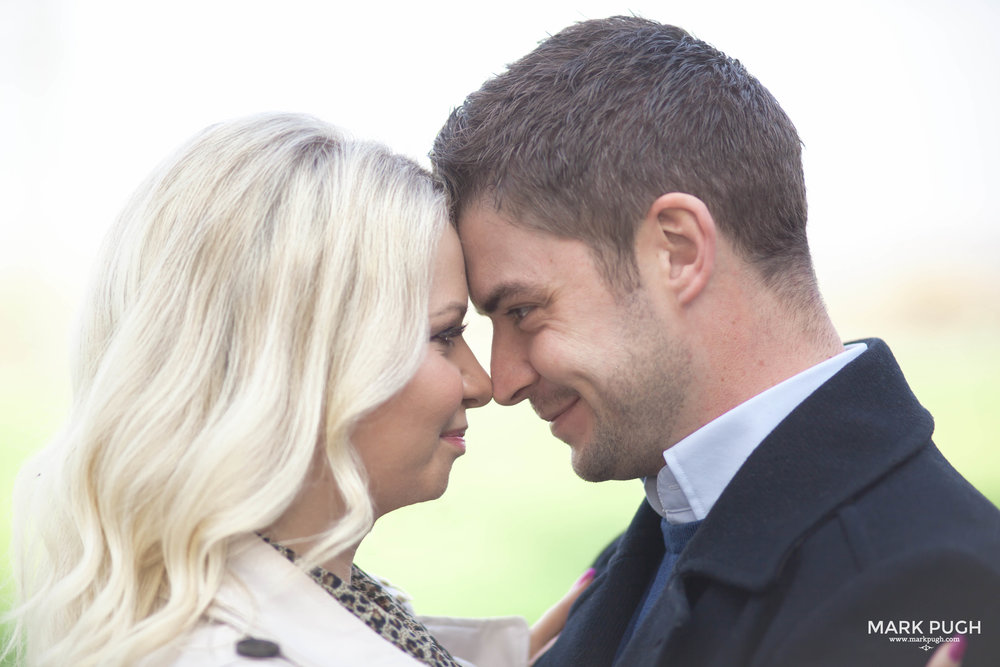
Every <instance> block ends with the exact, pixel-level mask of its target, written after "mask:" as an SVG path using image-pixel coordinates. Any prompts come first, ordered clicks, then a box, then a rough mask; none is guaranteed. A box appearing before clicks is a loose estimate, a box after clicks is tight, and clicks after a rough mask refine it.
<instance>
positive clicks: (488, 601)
mask: <svg viewBox="0 0 1000 667" xmlns="http://www.w3.org/2000/svg"><path fill="white" fill-rule="evenodd" d="M924 298H925V301H924V302H923V305H924V308H926V309H928V311H927V312H928V317H929V318H930V320H931V321H928V322H923V323H920V322H917V321H914V320H913V319H912V317H913V314H914V313H915V312H923V310H911V309H909V306H908V305H906V304H910V302H909V301H907V300H906V299H905V298H899V297H898V296H897V297H896V298H893V299H892V300H891V301H886V302H884V303H883V306H882V307H881V308H880V309H879V311H880V312H879V313H878V316H877V317H875V316H874V315H873V317H875V319H876V320H878V321H881V323H882V327H881V329H878V328H876V329H873V330H872V331H870V332H861V331H851V332H850V333H851V335H850V336H849V337H851V338H854V337H860V336H866V335H869V334H879V335H880V336H881V337H884V338H886V339H887V340H888V342H889V344H890V346H891V347H892V348H893V350H894V352H895V353H896V355H897V358H898V360H899V362H900V364H901V365H902V367H903V369H904V372H905V373H906V374H907V377H908V379H909V381H910V383H911V385H912V387H913V389H914V391H915V392H916V394H917V395H918V397H920V399H921V401H922V402H923V403H924V405H925V406H927V407H928V408H929V409H930V410H931V411H932V412H933V414H934V415H935V418H936V432H935V440H936V441H937V443H938V445H939V446H940V448H941V449H942V451H943V452H944V453H945V455H946V456H947V457H948V458H949V459H950V460H951V462H952V463H953V464H954V465H955V466H956V467H957V468H958V469H959V470H960V471H962V472H963V474H965V476H966V477H967V478H968V479H969V480H971V481H972V483H973V484H975V485H976V486H977V487H978V488H979V489H980V490H981V491H982V492H983V493H984V494H985V495H986V496H987V497H989V498H990V499H991V500H992V501H993V502H994V503H1000V451H998V450H997V448H996V446H995V437H994V434H995V433H997V432H998V431H1000V411H998V410H997V409H996V405H997V403H998V400H1000V389H998V387H997V381H996V380H997V378H998V377H1000V336H998V335H997V334H998V333H1000V326H997V323H996V322H993V323H990V322H984V321H982V320H981V318H978V317H972V318H971V319H970V317H969V316H968V315H969V313H966V314H962V313H956V312H954V311H952V312H950V313H949V316H948V317H946V318H943V319H942V318H934V317H933V316H932V314H933V313H934V312H937V313H940V312H941V311H940V308H941V304H940V303H934V302H933V300H929V301H928V300H926V294H924ZM851 301H852V306H851V308H850V309H849V313H853V314H855V315H863V313H858V311H857V310H856V308H857V307H858V304H857V303H855V302H854V301H853V300H851ZM919 301H920V300H919V299H917V303H919ZM901 304H903V305H902V306H901ZM911 305H912V304H911ZM917 317H921V316H920V315H918V316H917ZM908 318H909V319H908ZM847 319H850V318H847ZM847 328H848V329H850V328H851V327H850V326H848V327H847ZM470 330H471V331H470V334H469V335H470V337H471V338H472V342H473V345H474V347H475V348H477V351H478V353H479V354H480V355H483V353H484V347H485V345H486V339H487V337H488V324H487V323H485V322H484V321H482V320H480V319H479V318H478V317H474V321H473V324H472V326H471V327H470ZM842 331H843V328H842ZM845 333H846V332H845ZM8 342H9V341H8ZM8 351H9V348H8ZM481 358H483V357H481ZM16 361H17V360H16V359H12V358H11V357H10V356H5V357H4V363H5V368H4V370H5V371H10V370H12V368H11V365H12V364H14V363H16ZM18 375H19V376H20V377H21V378H22V379H23V378H25V377H31V376H30V375H24V374H18ZM10 377H16V376H12V375H10V374H8V373H7V372H5V373H4V375H3V378H4V381H3V386H2V388H0V391H2V396H3V406H4V407H3V411H2V419H3V421H2V423H0V440H2V442H3V447H2V449H0V452H2V454H0V456H2V460H0V485H2V489H0V491H2V496H0V548H3V549H5V550H6V546H7V541H8V537H9V532H8V531H9V526H8V524H9V495H10V494H9V490H10V486H11V483H12V480H13V476H14V472H15V470H16V469H17V467H18V465H19V463H20V462H21V460H22V459H23V458H24V457H25V456H26V455H27V454H28V453H29V452H30V451H32V450H33V449H35V448H36V447H38V446H40V445H41V444H42V443H43V442H44V441H45V440H46V439H47V438H48V437H49V436H50V435H51V434H52V433H53V431H54V430H55V429H56V428H57V427H58V425H59V424H60V422H61V419H62V417H63V415H64V413H65V409H66V395H65V393H64V391H65V390H64V388H62V387H59V386H57V385H56V386H49V385H48V384H47V383H46V382H45V381H44V379H43V378H44V374H43V376H42V377H40V379H39V380H38V382H37V383H35V384H33V383H30V382H29V383H27V384H19V385H11V384H10V383H9V382H8V381H7V379H8V378H10ZM469 421H470V430H469V433H468V438H467V440H468V453H467V454H466V456H464V457H463V458H461V459H459V461H458V462H457V463H456V465H455V468H454V471H453V473H452V478H451V484H450V487H449V490H448V492H447V493H446V494H445V496H444V497H443V498H442V499H441V500H439V501H435V502H430V503H424V504H421V505H415V506H412V507H409V508H404V509H402V510H399V511H397V512H394V513H392V514H390V515H388V516H386V517H384V518H383V519H382V520H380V521H379V522H378V524H377V525H376V526H375V529H374V530H373V532H372V533H371V535H370V536H369V537H368V539H366V541H365V542H364V544H363V545H362V548H361V550H360V553H359V555H358V563H359V564H360V565H361V566H362V567H363V568H366V569H367V570H369V571H371V572H374V573H377V574H380V575H382V576H385V577H387V578H389V579H390V580H391V581H393V583H395V584H397V585H398V586H400V587H402V588H404V589H405V590H407V591H408V592H409V593H410V594H411V595H412V596H413V597H414V598H415V604H416V607H417V609H418V611H420V612H423V613H431V614H452V615H505V614H518V615H522V616H526V617H527V618H528V619H532V620H533V619H534V618H536V617H537V616H538V615H539V614H540V612H541V611H543V610H544V609H545V608H547V607H548V606H549V605H550V604H551V603H552V602H554V601H555V600H556V599H557V598H558V597H559V596H560V595H561V594H562V593H563V592H564V591H565V590H566V589H567V588H568V587H569V586H570V584H571V583H572V582H573V581H574V580H575V579H576V578H577V576H579V574H580V573H582V572H583V570H584V569H586V568H587V567H588V565H589V563H590V561H591V559H592V558H593V556H594V555H595V554H596V553H597V551H598V550H599V549H600V548H601V547H603V546H604V545H605V544H606V543H607V542H608V541H609V540H611V539H612V538H613V537H614V536H615V535H616V534H618V532H620V531H621V530H622V529H623V528H624V526H625V525H626V524H627V522H628V521H629V519H630V518H631V516H632V513H633V512H634V511H635V509H636V507H637V505H638V503H639V502H640V501H641V499H642V497H643V492H642V488H641V485H640V484H639V483H638V482H606V483H602V484H591V483H586V482H583V481H581V480H579V479H578V478H576V477H575V475H573V473H572V471H571V469H570V466H569V456H568V449H567V448H566V446H565V445H564V444H562V443H561V442H559V441H558V440H555V439H554V438H552V437H551V436H550V435H549V433H548V428H547V425H546V424H544V423H542V422H541V421H540V420H538V419H537V418H536V417H535V416H534V414H533V413H532V412H531V410H530V409H529V408H528V407H527V406H526V405H518V406H516V407H513V408H504V407H500V406H497V405H496V404H491V405H489V406H487V407H485V408H482V409H479V410H475V411H472V412H470V413H469ZM5 567H6V566H5V565H0V572H2V573H3V574H4V576H5V578H6V572H5V569H4V568H5ZM8 592H9V591H8Z"/></svg>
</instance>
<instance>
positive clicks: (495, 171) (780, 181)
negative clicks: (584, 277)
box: [431, 16, 815, 286]
mask: <svg viewBox="0 0 1000 667" xmlns="http://www.w3.org/2000/svg"><path fill="white" fill-rule="evenodd" d="M431 160H432V162H433V164H434V169H435V172H436V174H437V175H438V177H440V178H441V179H442V180H443V181H444V182H445V183H446V185H447V186H448V190H449V192H450V196H451V205H452V213H453V215H454V217H455V219H456V220H457V219H458V216H459V215H460V214H461V211H462V209H463V207H465V206H468V205H471V204H475V203H479V202H488V203H491V204H492V205H493V206H494V207H495V208H496V209H497V210H499V211H504V212H506V213H507V214H509V215H510V216H511V217H513V218H516V219H517V221H518V224H523V225H526V226H529V227H532V228H537V229H541V230H544V231H547V232H550V233H553V234H556V235H558V236H562V237H568V238H577V239H580V240H583V241H585V242H586V243H588V244H589V245H590V246H591V248H592V249H593V250H594V252H595V256H596V257H597V258H598V259H599V260H600V263H601V265H602V267H603V269H604V270H605V274H606V276H607V277H608V279H609V281H610V282H612V283H616V284H618V285H622V286H628V285H635V284H636V280H637V277H636V274H635V256H634V242H635V230H636V228H637V226H638V224H639V222H640V221H641V220H642V218H643V217H644V215H645V214H646V212H647V211H648V209H649V206H650V205H651V204H652V203H653V201H655V199H656V198H657V197H659V196H660V195H662V194H664V193H667V192H685V193H688V194H691V195H694V196H696V197H698V198H699V199H701V200H702V201H703V202H705V204H706V206H707V207H708V209H709V211H711V213H712V215H713V217H714V219H715V220H716V224H717V225H718V227H719V229H720V232H721V233H722V234H724V236H725V237H726V238H727V239H729V241H730V243H732V244H733V246H734V247H735V248H736V250H737V251H738V252H739V253H740V254H741V256H743V257H744V258H745V259H746V260H747V261H748V262H750V263H752V264H754V265H755V266H757V267H758V269H759V271H760V274H761V276H762V277H763V278H764V279H765V280H766V281H767V282H768V283H769V284H772V285H781V284H782V283H786V281H787V280H789V279H790V280H791V281H792V282H793V283H795V284H798V285H801V284H802V283H803V281H804V282H806V283H808V284H809V285H812V286H814V285H815V283H814V278H813V273H812V267H811V261H810V259H809V250H808V246H807V243H806V233H805V225H806V197H805V182H804V178H803V174H802V159H801V143H800V141H799V137H798V134H797V133H796V131H795V127H794V126H793V125H792V122H791V121H790V120H789V118H788V116H787V115H786V114H785V112H784V111H783V110H782V109H781V107H780V106H779V105H778V103H777V101H776V100H775V99H774V97H773V96H772V95H771V94H770V93H769V92H768V91H767V89H766V88H764V87H763V86H762V85H761V84H760V82H759V81H757V79H755V78H754V77H752V76H751V75H750V74H749V73H748V72H747V71H746V69H745V68H744V67H743V66H742V65H741V64H740V63H739V61H737V60H734V59H732V58H729V57H728V56H726V55H725V54H723V53H722V52H720V51H718V50H717V49H715V48H713V47H712V46H710V45H709V44H706V43H705V42H703V41H701V40H698V39H695V38H694V37H692V36H691V35H689V34H688V33H687V32H685V31H684V30H682V29H680V28H677V27H674V26H669V25H661V24H659V23H656V22H654V21H649V20H646V19H642V18H638V17H630V16H616V17H612V18H607V19H600V20H592V21H584V22H582V23H578V24H576V25H573V26H570V27H569V28H566V29H565V30H563V31H561V32H559V33H558V34H556V35H554V36H552V37H550V38H548V39H546V40H545V41H543V42H541V44H540V45H539V46H538V47H537V48H536V49H535V50H534V51H532V52H531V53H529V54H528V55H526V56H524V57H523V58H521V59H520V60H518V61H517V62H515V63H513V64H512V65H510V66H509V67H508V69H507V71H505V72H504V73H502V74H500V75H498V76H495V77H493V78H491V79H490V80H488V81H487V82H486V83H485V84H483V86H482V88H480V89H479V90H478V91H476V92H474V93H472V94H471V95H469V97H468V98H466V100H465V102H464V104H463V105H462V106H460V107H459V108H458V109H456V110H455V111H454V112H453V113H452V114H451V117H450V118H449V119H448V121H447V123H446V124H445V126H444V127H443V128H442V130H441V132H440V133H439V134H438V137H437V140H436V141H435V143H434V149H433V151H432V153H431ZM786 286H787V285H786Z"/></svg>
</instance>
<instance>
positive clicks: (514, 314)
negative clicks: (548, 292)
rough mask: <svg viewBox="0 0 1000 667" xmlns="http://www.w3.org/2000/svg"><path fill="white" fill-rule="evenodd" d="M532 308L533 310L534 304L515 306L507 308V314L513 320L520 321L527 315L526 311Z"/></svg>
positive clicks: (528, 311)
mask: <svg viewBox="0 0 1000 667" xmlns="http://www.w3.org/2000/svg"><path fill="white" fill-rule="evenodd" d="M532 310H534V306H517V307H515V308H510V309H508V310H507V316H508V317H510V318H511V319H512V320H514V322H520V321H521V320H523V319H524V318H525V317H527V316H528V313H530V312H531V311H532Z"/></svg>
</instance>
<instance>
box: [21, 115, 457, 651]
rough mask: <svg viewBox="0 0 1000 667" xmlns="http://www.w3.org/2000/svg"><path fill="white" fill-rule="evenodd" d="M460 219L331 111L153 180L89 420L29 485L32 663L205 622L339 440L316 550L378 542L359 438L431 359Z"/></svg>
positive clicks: (99, 311)
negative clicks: (438, 285) (449, 230)
mask: <svg viewBox="0 0 1000 667" xmlns="http://www.w3.org/2000/svg"><path fill="white" fill-rule="evenodd" d="M446 224H447V213H446V207H445V203H444V195H443V192H442V191H441V189H440V188H439V187H438V186H436V185H435V184H434V182H433V181H432V179H431V178H430V176H429V175H428V174H427V173H426V172H425V171H424V170H423V169H421V168H420V167H418V166H417V165H416V164H414V163H413V162H411V161H409V160H407V159H404V158H401V157H399V156H397V155H394V154H393V153H391V152H389V151H388V150H387V149H386V148H384V147H382V146H380V145H376V144H371V143H363V142H358V141H354V140H350V139H348V138H345V136H344V135H342V134H341V133H340V132H339V131H338V130H337V129H335V128H333V127H331V126H329V125H327V124H325V123H322V122H320V121H317V120H315V119H313V118H310V117H307V116H300V115H287V114H268V115H261V116H254V117H250V118H247V119H242V120H236V121H232V122H227V123H223V124H220V125H215V126H213V127H210V128H208V129H207V130H205V131H204V132H203V133H201V134H200V135H198V136H197V137H195V138H194V139H193V140H192V141H191V142H190V143H189V144H187V145H186V146H185V147H184V148H182V149H181V150H180V151H179V152H178V153H177V154H176V155H174V156H173V158H172V159H170V160H168V161H167V162H166V163H165V164H164V165H162V166H161V167H160V168H159V169H158V170H156V171H155V172H154V173H153V174H152V176H151V177H150V178H149V179H148V180H147V181H146V182H145V184H144V185H143V186H142V187H141V188H140V189H139V191H138V192H137V193H136V194H135V195H134V197H133V199H132V200H131V202H130V203H129V205H128V206H127V208H126V209H125V211H124V212H123V214H122V215H121V217H120V219H119V220H118V222H117V224H116V225H115V226H114V228H113V229H112V231H111V233H110V235H109V237H108V238H107V240H106V242H105V246H104V249H103V251H102V256H101V259H100V262H99V267H100V268H99V271H98V274H97V278H96V281H95V283H94V285H93V288H92V292H91V295H90V298H89V301H88V302H87V304H86V306H85V313H84V316H83V326H82V335H81V339H80V346H79V356H78V360H77V363H76V367H75V374H74V404H73V408H72V413H71V417H70V419H69V422H68V425H67V427H66V428H65V430H64V432H63V433H62V434H61V435H60V436H59V437H58V438H56V439H55V440H54V441H53V442H52V443H51V444H50V445H49V446H48V447H47V448H46V449H45V450H43V451H42V452H41V453H40V454H39V455H38V456H37V457H35V459H33V460H32V461H31V462H30V463H29V464H28V465H27V466H26V467H25V469H24V470H22V472H21V474H20V476H19V479H18V483H17V487H16V491H15V503H16V510H15V575H16V578H17V581H18V585H19V590H20V596H21V599H22V603H21V606H20V607H19V609H18V610H17V611H16V612H15V614H14V616H15V619H16V620H15V623H16V626H17V627H16V638H15V640H14V642H15V643H16V644H17V647H16V648H15V649H14V650H16V651H17V652H18V653H19V654H20V655H21V658H22V659H25V660H26V661H27V662H28V663H29V664H33V665H36V664H37V665H59V666H64V665H74V666H81V665H122V664H132V663H133V662H135V661H136V660H137V659H138V658H139V657H141V656H142V655H145V654H147V653H148V652H150V651H151V650H153V649H155V648H157V647H159V646H162V645H164V644H165V643H167V642H168V641H170V640H171V639H172V638H174V637H176V636H177V635H179V634H181V633H182V632H184V631H185V630H186V629H188V628H189V627H191V626H192V624H193V623H195V622H196V621H197V619H198V618H199V617H200V616H201V615H202V614H203V613H205V612H206V610H208V609H209V607H210V605H211V603H212V601H213V596H214V595H215V594H216V592H217V590H218V588H219V586H220V583H221V582H222V581H223V579H224V578H225V576H226V569H227V558H228V556H229V554H230V552H231V551H232V547H233V546H234V545H235V544H236V543H237V541H238V540H239V539H240V538H245V537H246V536H247V535H248V534H251V533H253V532H254V531H260V530H263V529H265V528H266V527H267V526H268V525H270V524H272V523H273V522H274V521H276V520H277V519H278V518H279V517H280V516H281V515H282V513H283V512H284V511H285V509H286V508H288V507H289V505H290V504H291V503H292V501H293V500H294V499H295V497H296V494H297V492H298V491H299V489H300V488H301V487H302V485H303V482H304V480H305V479H306V478H307V475H308V473H309V471H310V463H311V462H312V461H313V460H314V455H315V454H316V452H317V446H318V443H319V444H321V445H323V446H325V447H324V450H321V451H323V452H325V457H326V460H327V462H328V463H329V465H330V469H331V471H332V476H333V478H334V480H335V483H336V487H337V489H339V492H340V493H341V495H342V496H343V501H344V504H345V505H346V508H347V512H346V516H344V517H343V518H342V519H341V520H340V521H338V522H337V523H336V525H333V526H331V527H330V528H329V530H328V531H327V533H326V534H325V535H324V536H323V537H322V539H321V540H319V542H318V545H317V546H316V548H314V549H312V550H311V551H310V552H309V554H308V556H309V560H310V561H312V562H321V561H323V560H326V559H327V558H330V557H333V556H334V555H336V554H337V553H339V552H340V551H342V550H343V548H344V547H345V546H347V545H349V544H352V543H355V542H357V541H358V540H359V539H360V538H361V537H362V536H363V535H364V533H365V532H367V530H368V529H369V528H370V527H371V524H372V521H373V508H372V504H371V501H370V499H369V496H368V492H367V482H366V477H365V473H364V470H363V468H362V466H361V463H360V460H359V458H358V456H357V454H356V453H355V451H354V449H353V447H352V446H351V443H350V438H349V436H350V433H351V430H352V426H353V425H354V424H355V423H356V422H357V421H358V419H359V418H360V417H361V416H363V415H365V414H366V413H367V412H369V411H371V410H372V409H373V408H374V407H375V406H377V405H379V404H380V403H382V402H383V401H385V400H386V399H387V398H389V397H390V396H391V395H393V394H394V393H395V392H397V391H398V390H399V389H400V388H401V387H402V386H403V385H404V384H405V383H406V382H407V381H408V379H409V378H410V377H411V376H412V375H413V373H414V372H415V371H416V369H417V367H418V365H419V363H420V360H421V358H422V353H423V351H424V350H425V349H426V346H425V342H426V336H427V299H428V294H429V290H430V277H431V269H432V262H433V258H434V254H435V251H436V246H437V242H438V239H439V237H440V234H441V233H442V230H443V228H444V226H445V225H446Z"/></svg>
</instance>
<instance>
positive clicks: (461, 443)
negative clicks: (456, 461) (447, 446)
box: [441, 429, 465, 453]
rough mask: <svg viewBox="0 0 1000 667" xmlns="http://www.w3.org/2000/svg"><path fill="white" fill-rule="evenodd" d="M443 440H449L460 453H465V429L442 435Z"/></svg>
mask: <svg viewBox="0 0 1000 667" xmlns="http://www.w3.org/2000/svg"><path fill="white" fill-rule="evenodd" d="M441 439H442V440H447V441H448V442H449V443H451V444H452V445H453V446H454V447H455V448H456V449H458V450H459V451H460V452H463V453H464V452H465V429H461V430H455V431H448V432H447V433H442V434H441Z"/></svg>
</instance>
